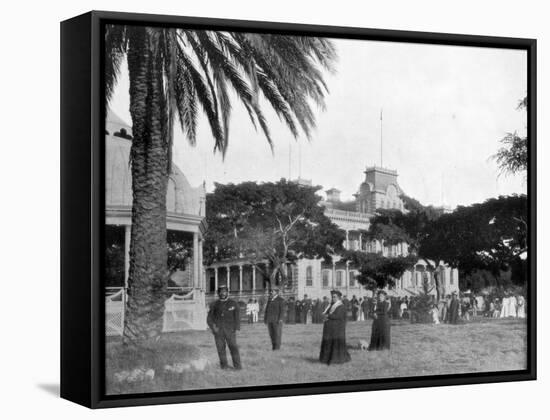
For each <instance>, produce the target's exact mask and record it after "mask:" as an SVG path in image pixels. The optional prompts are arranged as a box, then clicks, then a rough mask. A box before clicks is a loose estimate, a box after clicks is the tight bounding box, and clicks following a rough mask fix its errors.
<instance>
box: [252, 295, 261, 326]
mask: <svg viewBox="0 0 550 420" xmlns="http://www.w3.org/2000/svg"><path fill="white" fill-rule="evenodd" d="M259 313H260V304H259V303H258V301H257V300H256V299H254V306H253V309H252V322H254V323H256V322H258V314H259Z"/></svg>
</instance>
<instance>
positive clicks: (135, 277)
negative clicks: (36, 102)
mask: <svg viewBox="0 0 550 420" xmlns="http://www.w3.org/2000/svg"><path fill="white" fill-rule="evenodd" d="M105 54H106V60H105V86H106V101H107V103H108V102H109V100H110V98H111V97H112V94H113V90H114V87H115V85H116V80H117V77H118V75H119V73H120V65H121V63H122V61H123V60H124V58H125V57H126V59H127V62H128V76H129V82H130V83H129V84H130V87H129V93H130V116H131V119H132V132H133V141H132V146H131V151H130V160H131V174H132V190H133V204H132V231H131V240H130V270H129V276H128V288H129V290H128V304H127V309H126V317H125V327H124V338H125V342H127V343H138V342H140V341H141V340H144V339H147V338H153V337H156V336H158V334H159V333H160V331H161V328H162V313H163V309H164V298H165V296H164V293H165V289H166V284H167V250H166V190H167V182H168V176H169V174H170V171H171V162H172V157H171V152H172V141H173V131H174V127H173V125H174V123H176V122H179V125H180V127H181V130H182V131H183V133H184V134H185V135H186V137H187V139H188V141H189V142H190V144H192V145H194V144H195V142H196V127H197V117H198V115H199V112H200V111H202V112H204V114H205V115H206V117H207V119H208V123H209V126H210V129H211V132H212V137H213V139H214V152H216V151H219V152H221V153H222V154H223V155H225V152H226V150H227V147H228V137H229V136H228V134H229V121H230V115H231V107H232V104H231V101H230V96H229V93H230V92H229V91H230V89H232V90H233V92H234V93H235V96H236V97H237V98H238V99H239V100H240V102H241V103H242V105H243V106H244V107H245V109H246V110H247V112H248V115H249V117H250V120H251V122H252V124H253V125H254V127H256V128H257V126H259V127H260V129H261V130H262V131H263V133H264V134H265V137H266V139H267V141H268V143H269V144H270V146H271V147H273V141H272V138H271V136H270V133H269V127H268V124H267V121H266V119H265V117H264V114H263V113H262V110H261V107H260V102H261V101H264V100H265V101H267V103H268V104H269V105H270V106H271V107H272V108H273V109H274V110H275V112H276V113H277V115H278V116H279V118H280V119H282V120H283V121H284V122H285V123H286V126H287V127H288V128H289V129H290V131H291V132H292V134H293V135H294V137H297V136H299V135H300V133H303V134H305V135H306V136H307V138H308V139H309V138H310V135H311V129H312V128H313V127H314V126H315V116H314V113H313V111H312V106H311V105H312V104H317V105H318V106H320V107H321V108H322V109H324V96H325V94H326V93H327V92H328V89H327V86H326V84H325V82H324V80H323V74H324V73H323V70H328V71H334V69H333V64H334V62H335V61H336V52H335V48H334V46H333V44H332V43H331V41H329V40H327V39H324V38H317V37H306V36H287V35H270V34H250V33H242V32H218V31H203V30H187V29H175V28H168V29H167V28H153V27H144V26H123V25H109V26H107V28H106V33H105ZM262 95H263V98H262V97H261V96H262Z"/></svg>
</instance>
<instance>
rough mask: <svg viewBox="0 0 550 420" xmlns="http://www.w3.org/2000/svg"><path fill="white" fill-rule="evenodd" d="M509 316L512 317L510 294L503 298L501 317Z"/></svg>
mask: <svg viewBox="0 0 550 420" xmlns="http://www.w3.org/2000/svg"><path fill="white" fill-rule="evenodd" d="M509 316H510V298H509V297H508V293H506V294H505V295H504V297H503V298H502V302H501V308H500V317H501V318H508V317H509Z"/></svg>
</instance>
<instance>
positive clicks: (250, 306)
mask: <svg viewBox="0 0 550 420" xmlns="http://www.w3.org/2000/svg"><path fill="white" fill-rule="evenodd" d="M253 313H254V301H253V300H252V299H248V303H247V304H246V318H247V319H248V323H249V324H252V323H253V322H254V315H253Z"/></svg>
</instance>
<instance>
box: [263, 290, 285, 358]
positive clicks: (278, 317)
mask: <svg viewBox="0 0 550 420" xmlns="http://www.w3.org/2000/svg"><path fill="white" fill-rule="evenodd" d="M284 313H285V300H284V299H283V298H282V297H280V296H279V288H278V287H273V288H272V289H270V290H269V300H268V301H267V304H266V306H265V315H264V323H265V324H266V325H267V330H268V332H269V338H270V339H271V346H272V348H273V350H279V349H280V348H281V338H282V335H283V319H284Z"/></svg>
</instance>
